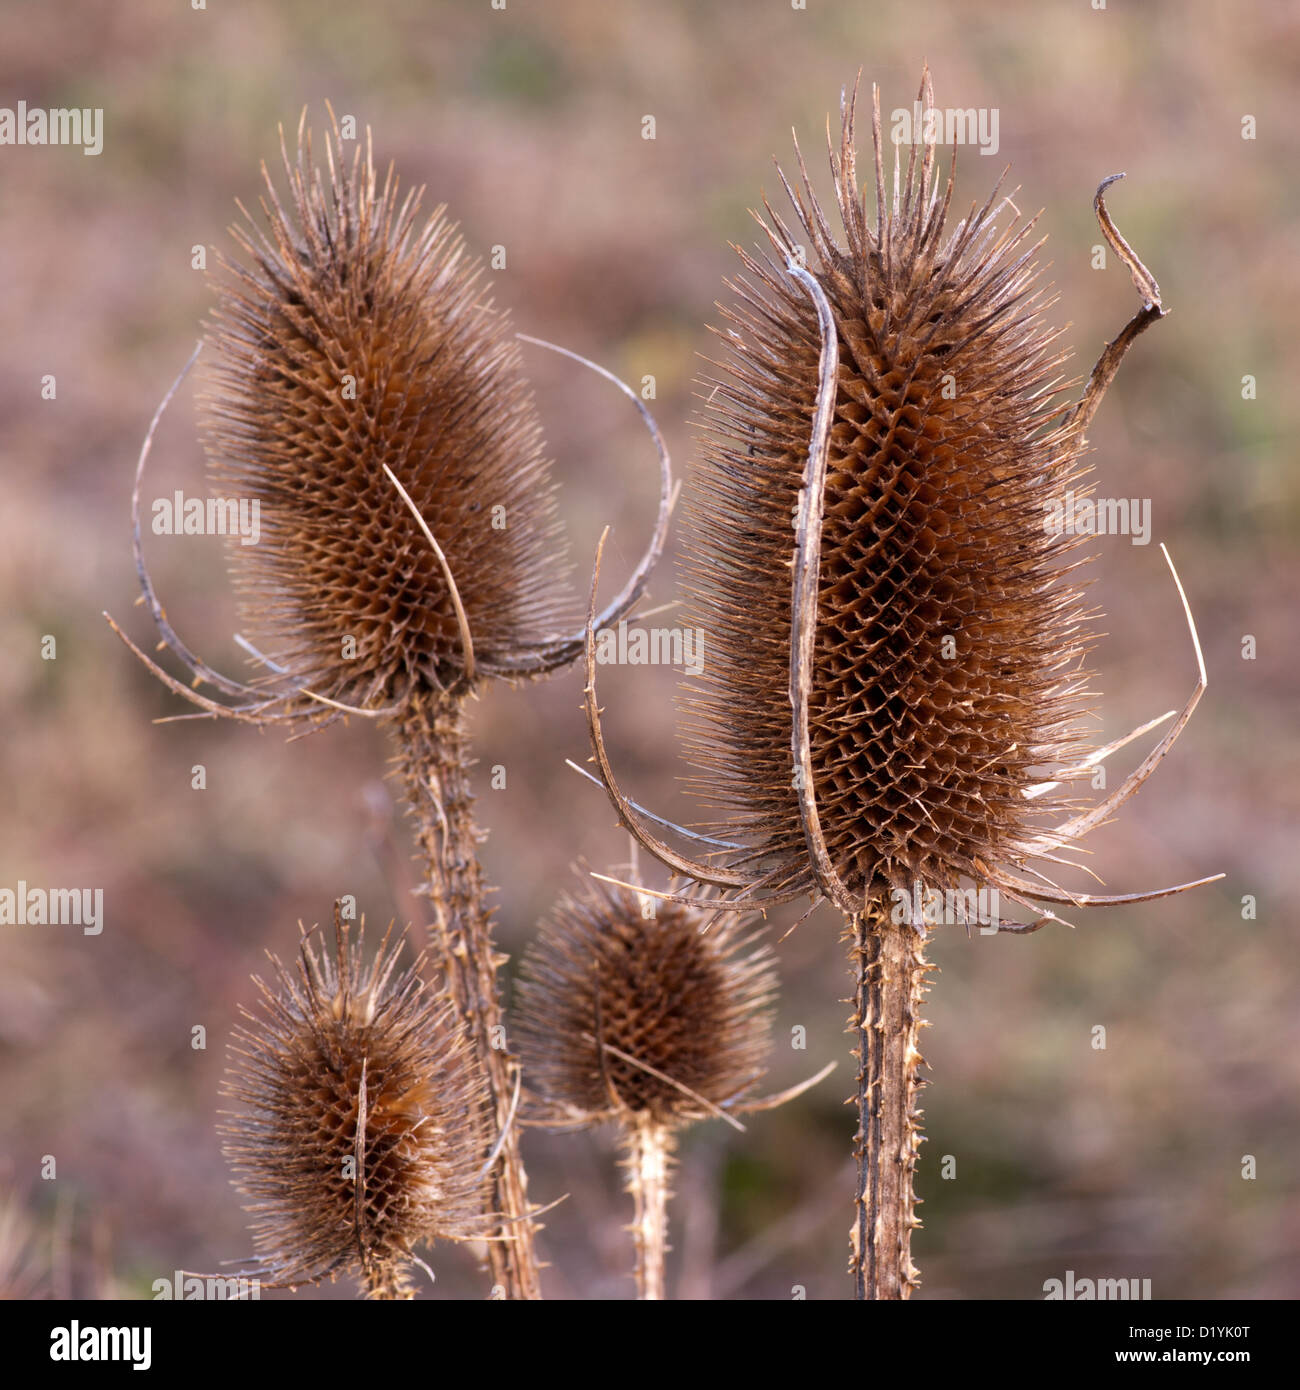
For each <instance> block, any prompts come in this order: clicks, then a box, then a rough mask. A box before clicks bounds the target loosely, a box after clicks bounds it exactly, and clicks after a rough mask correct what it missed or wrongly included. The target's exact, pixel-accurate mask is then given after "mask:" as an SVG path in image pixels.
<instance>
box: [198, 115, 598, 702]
mask: <svg viewBox="0 0 1300 1390" xmlns="http://www.w3.org/2000/svg"><path fill="white" fill-rule="evenodd" d="M331 121H332V122H333V113H332V112H331ZM305 122H306V116H305V113H304V117H303V123H302V124H300V126H299V130H298V147H297V151H296V154H295V155H294V157H293V158H292V159H291V158H290V155H289V153H288V152H287V150H284V151H283V158H284V166H285V172H286V175H287V179H288V186H289V195H290V196H289V199H288V202H287V204H286V203H285V202H282V201H281V198H280V196H279V194H278V193H277V191H276V188H275V185H274V183H273V181H272V180H271V177H270V175H269V174H268V173H266V170H265V168H264V169H263V175H264V178H265V182H266V192H265V194H264V195H263V197H262V200H261V206H262V211H263V214H264V218H265V221H266V223H267V225H266V227H265V228H262V227H261V226H260V225H259V224H258V222H257V221H256V220H255V219H254V218H253V217H252V216H250V215H249V214H248V213H247V211H246V210H244V209H243V207H242V205H241V212H243V213H244V218H245V222H244V224H242V225H238V226H236V227H234V228H233V229H232V235H233V237H234V239H235V242H236V243H237V245H238V247H239V249H240V252H241V253H242V259H243V261H244V262H245V263H244V264H239V263H233V262H230V261H227V260H225V259H224V258H223V259H222V262H221V268H222V272H223V273H222V274H221V275H220V276H218V277H216V279H215V289H216V295H217V303H216V308H215V311H214V313H213V315H212V318H211V322H210V326H209V330H208V334H207V346H208V352H209V358H210V362H211V366H210V377H209V386H208V389H207V391H206V393H205V395H204V396H203V398H202V401H201V407H202V417H203V435H204V443H205V448H206V451H207V454H208V457H209V463H210V471H211V477H212V481H213V485H214V487H215V489H216V490H217V491H218V492H219V493H221V494H222V495H223V496H225V497H227V498H229V497H232V496H233V497H238V498H240V499H247V500H250V501H255V502H256V503H257V504H258V507H259V515H260V531H261V535H260V538H259V540H258V542H257V544H240V543H234V544H233V545H232V552H231V553H232V555H233V561H232V564H233V566H234V569H235V572H236V573H235V583H236V584H237V586H238V587H239V589H240V590H241V596H242V600H243V603H244V608H245V616H246V621H247V623H248V625H249V627H250V629H251V630H252V631H253V632H254V633H255V634H258V640H259V642H260V643H261V645H262V647H263V649H264V650H265V651H266V652H267V654H268V655H269V656H271V657H273V658H274V659H275V660H276V662H277V663H278V664H279V665H280V666H281V667H283V668H286V671H287V674H288V677H289V678H291V679H292V680H293V681H294V682H295V683H297V684H298V685H300V686H303V687H306V688H307V689H310V690H312V691H313V692H315V693H318V694H320V695H324V696H326V697H327V698H330V699H334V700H336V701H339V702H341V703H344V704H348V705H361V706H367V707H372V708H373V707H376V706H381V707H382V706H388V705H390V704H393V703H397V702H400V701H402V700H403V699H405V698H406V697H407V696H408V695H410V694H412V693H414V692H419V691H420V690H430V689H431V690H437V689H449V688H453V687H456V686H458V685H459V684H461V683H462V682H463V681H464V680H465V678H466V676H467V675H468V674H469V672H468V671H467V662H466V644H465V641H464V630H465V628H466V627H467V628H468V631H469V633H470V634H471V635H472V652H473V667H472V669H473V671H475V672H478V673H482V674H484V675H494V674H497V675H509V674H511V673H512V671H513V670H514V669H515V667H516V666H517V665H518V664H519V662H520V654H521V652H525V651H531V649H532V648H533V647H534V646H535V644H536V643H537V642H538V641H539V640H541V639H542V637H543V636H547V635H553V634H554V633H555V632H557V631H558V630H559V629H561V628H564V629H565V630H566V631H567V630H568V629H569V627H571V625H572V616H571V614H572V610H571V608H570V607H569V606H568V598H567V594H566V589H565V585H566V565H565V562H564V559H563V546H562V544H561V537H560V529H561V528H560V522H559V519H558V514H557V511H556V507H555V499H554V495H553V487H552V483H551V480H550V464H549V461H548V459H547V457H546V455H545V454H544V452H543V443H542V433H541V428H540V424H539V421H538V417H537V413H536V410H535V408H534V404H533V400H532V396H531V393H530V389H529V387H528V385H527V382H526V380H525V378H524V375H523V372H522V368H521V362H520V354H519V347H518V344H517V343H516V341H515V338H514V335H513V332H512V330H511V328H510V324H509V320H508V318H507V315H506V314H505V313H504V312H503V311H500V310H498V309H496V308H494V307H493V305H492V302H491V299H490V298H489V296H488V294H487V292H486V290H485V288H484V286H483V285H482V283H481V266H480V265H479V264H478V263H477V262H476V261H474V260H472V259H471V258H470V257H469V256H468V254H467V252H466V249H465V245H464V242H463V241H462V240H461V238H460V237H459V235H457V233H456V231H455V228H454V226H453V225H452V224H451V223H449V222H448V221H447V218H446V216H445V212H444V209H443V208H441V207H440V208H438V209H437V210H436V211H435V212H434V213H433V215H432V216H431V217H430V218H429V220H428V221H427V222H425V223H424V225H423V226H422V227H421V226H419V225H418V223H417V213H418V211H419V204H420V192H418V191H417V192H407V193H404V194H402V195H399V191H398V184H397V180H396V178H395V177H394V175H393V172H392V169H391V168H390V169H389V171H388V173H387V175H386V177H385V178H384V181H383V183H382V185H380V184H379V183H378V182H377V180H376V174H375V167H374V161H373V156H372V153H371V149H370V144H369V137H368V136H367V140H366V142H365V149H364V153H363V151H362V149H361V146H360V145H359V144H358V146H357V147H356V149H355V151H354V152H353V153H352V154H348V153H346V151H345V147H344V144H343V142H342V140H341V138H340V136H339V132H338V126H337V123H333V128H332V131H331V132H330V134H329V135H328V137H327V139H326V142H325V151H324V161H323V165H322V163H320V162H318V161H317V160H316V158H315V157H314V154H313V147H312V137H311V132H310V131H309V130H307V129H306V125H305ZM282 149H283V134H282ZM385 466H387V468H389V469H391V471H392V473H393V474H394V475H395V476H396V477H397V478H398V480H399V481H400V482H401V484H402V486H403V487H404V488H405V490H406V492H407V494H408V495H409V497H410V499H411V502H413V503H414V505H415V507H416V508H418V510H419V512H420V515H421V516H422V517H423V519H424V520H425V522H426V523H427V525H428V527H429V529H430V531H431V532H432V536H433V538H434V540H435V541H436V543H437V546H438V547H439V549H440V550H441V558H440V557H439V555H438V553H437V552H436V551H435V550H434V548H433V546H432V545H431V544H430V542H429V539H428V537H426V535H425V534H424V533H423V531H422V530H421V528H420V525H419V523H418V521H417V520H416V518H415V516H414V515H413V514H412V511H411V509H410V507H409V506H408V505H407V502H406V501H405V500H404V499H403V497H402V496H401V494H400V493H399V491H398V490H397V488H396V487H395V486H394V485H393V483H392V481H391V479H390V478H389V477H388V475H387V474H386V472H385ZM444 561H445V565H444ZM447 571H450V575H451V577H452V579H453V580H454V584H455V590H456V591H458V594H459V599H460V601H461V603H462V604H463V618H464V621H463V622H462V617H461V615H460V614H459V613H458V612H457V604H456V595H455V593H454V592H453V588H452V585H450V584H449V583H448V579H447ZM317 708H319V706H317Z"/></svg>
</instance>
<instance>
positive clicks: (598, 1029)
mask: <svg viewBox="0 0 1300 1390" xmlns="http://www.w3.org/2000/svg"><path fill="white" fill-rule="evenodd" d="M776 989H777V982H776V971H775V966H774V960H773V956H772V953H771V951H770V949H769V948H768V947H766V946H763V945H759V944H757V943H756V942H755V940H754V938H753V935H752V933H750V932H748V931H747V930H745V929H744V928H743V927H742V925H741V923H740V922H738V921H737V920H735V919H734V918H733V919H731V920H729V921H725V922H721V923H718V922H714V923H712V924H710V914H709V913H708V912H706V911H703V910H700V909H696V908H693V907H686V906H682V905H679V904H676V903H656V902H655V900H654V899H653V898H651V897H648V896H645V895H643V894H639V893H637V892H636V891H635V890H634V889H633V888H630V887H623V886H614V885H610V884H605V883H601V882H592V883H589V885H588V886H586V887H584V888H583V889H582V890H580V891H579V892H577V893H576V894H564V895H563V896H562V897H561V898H560V899H559V900H558V902H557V903H556V905H555V907H554V908H553V909H552V911H551V913H550V915H549V916H548V917H547V918H546V919H545V921H544V922H543V923H542V925H541V927H540V928H539V930H538V934H537V937H536V939H535V940H534V942H533V943H532V945H530V946H529V948H528V950H527V951H526V952H525V955H524V960H523V964H522V967H521V976H520V980H519V982H518V985H517V990H516V1001H517V1002H516V1009H515V1031H516V1038H517V1041H518V1043H519V1047H520V1052H521V1054H522V1057H523V1060H524V1075H525V1077H526V1078H527V1082H528V1087H529V1091H530V1093H531V1096H532V1098H533V1101H534V1103H535V1106H536V1109H537V1117H538V1119H539V1120H540V1121H541V1122H543V1123H548V1124H552V1125H554V1126H557V1127H565V1128H589V1127H592V1126H596V1125H600V1124H604V1123H609V1122H612V1123H614V1124H615V1125H617V1126H618V1129H619V1133H620V1137H621V1140H622V1143H623V1148H624V1171H625V1173H626V1179H627V1190H628V1192H629V1193H630V1194H631V1196H632V1199H633V1204H634V1208H635V1216H634V1219H633V1223H632V1232H633V1237H634V1242H635V1248H636V1284H637V1295H638V1297H639V1298H643V1299H662V1298H663V1297H664V1296H665V1265H664V1260H665V1255H666V1253H667V1249H668V1245H667V1222H668V1200H669V1196H670V1177H671V1166H672V1156H673V1153H674V1151H675V1142H676V1135H677V1133H678V1131H680V1130H681V1129H682V1128H683V1127H684V1126H686V1125H688V1124H692V1123H694V1122H696V1121H699V1120H704V1119H709V1118H716V1117H719V1116H721V1117H724V1118H725V1117H728V1116H730V1115H732V1114H734V1113H735V1112H737V1111H743V1110H745V1109H746V1108H747V1102H749V1103H752V1102H753V1090H754V1087H755V1086H756V1085H757V1083H758V1082H759V1080H760V1079H761V1078H762V1077H763V1075H764V1073H765V1069H766V1057H767V1053H768V1048H769V1045H770V1037H771V1028H772V1006H773V1004H774V1002H775V997H776Z"/></svg>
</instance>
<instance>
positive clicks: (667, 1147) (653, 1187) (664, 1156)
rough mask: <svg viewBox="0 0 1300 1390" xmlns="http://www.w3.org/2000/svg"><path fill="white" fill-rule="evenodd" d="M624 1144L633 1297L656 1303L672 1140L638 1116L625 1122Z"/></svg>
mask: <svg viewBox="0 0 1300 1390" xmlns="http://www.w3.org/2000/svg"><path fill="white" fill-rule="evenodd" d="M624 1142H625V1144H626V1147H627V1157H626V1159H625V1163H624V1167H625V1171H626V1172H627V1190H628V1191H629V1192H630V1193H631V1194H632V1201H633V1203H634V1209H635V1216H634V1217H633V1221H632V1227H631V1230H632V1238H633V1240H634V1242H635V1244H636V1296H637V1298H638V1299H646V1300H652V1301H658V1300H662V1299H663V1298H664V1265H665V1257H666V1255H667V1253H668V1198H669V1195H670V1193H669V1186H668V1177H669V1169H670V1167H671V1163H672V1152H673V1137H672V1133H671V1132H670V1131H669V1129H668V1128H667V1126H665V1125H662V1124H659V1123H657V1122H656V1121H655V1120H652V1119H650V1118H649V1117H648V1116H638V1117H637V1118H636V1119H635V1120H631V1121H629V1123H628V1126H627V1128H626V1130H625V1132H624Z"/></svg>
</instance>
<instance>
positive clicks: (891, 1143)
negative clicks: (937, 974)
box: [845, 911, 929, 1299]
mask: <svg viewBox="0 0 1300 1390" xmlns="http://www.w3.org/2000/svg"><path fill="white" fill-rule="evenodd" d="M845 939H846V940H847V942H848V943H849V953H850V957H851V959H852V963H853V968H854V974H855V980H856V995H855V998H854V1001H853V1002H854V1011H853V1015H852V1017H851V1018H850V1019H849V1031H851V1032H856V1034H857V1047H856V1049H855V1053H854V1055H855V1056H856V1057H857V1058H858V1096H857V1100H858V1129H857V1133H856V1134H855V1135H854V1136H853V1154H854V1157H855V1158H856V1159H857V1165H858V1167H857V1193H856V1198H855V1202H856V1207H855V1211H854V1221H853V1228H852V1231H851V1233H850V1243H851V1246H852V1251H853V1254H852V1259H851V1260H850V1263H849V1272H850V1273H851V1274H852V1276H853V1282H854V1296H855V1297H857V1298H860V1299H903V1298H907V1297H908V1296H909V1295H910V1294H911V1293H912V1291H913V1290H914V1289H916V1288H918V1287H919V1285H920V1276H919V1273H918V1271H917V1269H916V1267H915V1266H914V1265H913V1264H912V1254H911V1243H912V1231H913V1229H914V1228H915V1227H917V1226H919V1225H920V1224H921V1223H920V1221H919V1220H918V1219H917V1217H916V1196H915V1192H914V1190H913V1177H914V1173H915V1169H916V1155H917V1150H918V1149H919V1147H920V1144H921V1129H920V1118H921V1111H920V1109H919V1108H918V1107H917V1105H916V1093H917V1091H918V1089H919V1088H920V1087H921V1086H922V1085H924V1082H922V1081H921V1080H920V1078H919V1075H918V1073H919V1070H920V1068H921V1067H922V1066H924V1064H925V1059H924V1058H923V1057H922V1056H921V1051H920V1048H919V1046H918V1042H919V1034H920V1030H921V1028H923V1027H924V1026H925V1025H924V1023H923V1022H922V1020H921V1006H922V1004H923V1002H924V999H925V990H926V979H925V974H926V971H927V969H929V966H928V965H927V963H926V959H925V945H924V940H923V938H922V937H921V936H920V934H919V933H917V932H916V931H915V930H914V929H913V928H912V927H911V926H909V925H906V924H903V925H898V924H895V923H893V922H892V921H891V920H890V917H889V915H888V913H887V912H882V911H872V912H869V913H859V914H858V915H856V916H853V917H848V918H846V919H845Z"/></svg>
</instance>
